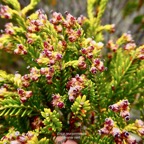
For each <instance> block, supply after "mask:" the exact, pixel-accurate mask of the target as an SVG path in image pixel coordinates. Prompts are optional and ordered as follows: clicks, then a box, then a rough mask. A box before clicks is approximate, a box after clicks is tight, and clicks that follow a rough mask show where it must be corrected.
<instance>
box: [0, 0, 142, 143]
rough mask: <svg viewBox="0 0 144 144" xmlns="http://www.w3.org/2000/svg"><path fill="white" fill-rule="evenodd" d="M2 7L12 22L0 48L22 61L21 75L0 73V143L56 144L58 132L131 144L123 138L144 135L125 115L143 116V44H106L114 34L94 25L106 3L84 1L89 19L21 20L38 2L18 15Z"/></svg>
mask: <svg viewBox="0 0 144 144" xmlns="http://www.w3.org/2000/svg"><path fill="white" fill-rule="evenodd" d="M3 2H5V3H6V4H7V6H3V5H2V6H1V8H0V16H1V17H2V18H6V19H9V20H10V21H11V20H12V22H10V23H7V24H6V25H5V31H4V32H3V33H2V35H1V36H0V49H2V50H3V51H5V52H7V53H11V54H14V55H19V56H21V57H22V58H23V59H24V60H25V62H26V64H27V66H28V67H27V69H28V72H24V73H25V74H24V75H21V74H18V73H16V74H15V75H13V74H7V73H6V72H4V71H0V137H1V141H0V142H1V143H4V142H5V143H14V142H15V143H16V142H17V143H28V144H47V143H55V141H56V139H57V137H59V134H60V133H63V134H64V136H66V137H67V138H68V136H69V135H73V134H75V133H77V134H78V135H80V136H79V140H78V142H80V143H100V144H103V143H106V144H108V143H124V144H125V143H128V144H131V143H136V140H135V138H134V137H132V135H131V134H130V133H129V132H132V133H135V134H137V135H139V136H140V137H141V138H142V137H143V131H144V124H143V122H142V121H141V120H136V121H135V122H134V120H133V119H131V118H130V109H137V110H139V111H140V112H141V117H140V118H141V119H143V118H144V115H143V102H144V101H143V97H144V95H143V94H144V93H143V89H144V85H143V83H144V61H143V59H144V45H141V46H136V44H135V43H134V40H133V39H132V36H131V35H130V34H128V33H124V34H123V35H122V36H121V37H120V38H118V39H117V40H115V39H114V40H109V41H108V42H107V41H105V39H104V36H103V32H104V31H108V32H114V25H109V24H107V25H101V19H102V15H103V13H104V11H105V8H106V5H107V2H108V1H107V0H101V1H97V0H88V6H87V11H88V18H85V17H82V16H81V17H78V18H75V17H74V16H72V15H71V14H70V13H68V12H66V16H65V17H64V16H62V14H61V13H57V12H53V13H52V18H51V19H50V20H48V18H47V16H46V15H45V14H44V12H43V11H42V10H37V11H36V12H35V13H32V14H30V15H29V16H28V14H29V13H30V11H31V10H32V9H33V8H34V7H35V6H36V4H37V3H38V1H37V0H31V2H30V4H29V5H28V6H26V7H25V8H23V9H22V10H21V9H20V6H19V4H18V1H15V0H12V1H10V0H8V1H3ZM8 5H9V6H10V7H9V6H8ZM16 5H17V7H16ZM95 5H97V7H98V10H97V15H94V14H93V11H94V7H95ZM27 16H28V17H27ZM129 119H130V121H129ZM73 138H74V140H75V141H76V139H75V137H73Z"/></svg>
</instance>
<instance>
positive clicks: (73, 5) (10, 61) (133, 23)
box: [0, 0, 144, 74]
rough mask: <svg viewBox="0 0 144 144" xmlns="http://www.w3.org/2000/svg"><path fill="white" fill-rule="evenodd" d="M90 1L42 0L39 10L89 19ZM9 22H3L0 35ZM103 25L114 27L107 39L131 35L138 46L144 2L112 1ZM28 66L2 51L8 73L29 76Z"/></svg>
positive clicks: (143, 35) (24, 0) (0, 61)
mask: <svg viewBox="0 0 144 144" xmlns="http://www.w3.org/2000/svg"><path fill="white" fill-rule="evenodd" d="M19 2H20V4H21V8H23V7H25V6H27V5H28V4H29V2H30V0H19ZM99 2H100V0H96V2H95V5H94V11H93V12H94V15H95V16H96V15H97V11H98V9H99V6H98V5H99ZM86 7H87V0H40V2H39V4H38V6H37V7H36V8H35V10H36V9H43V10H44V11H45V12H46V13H47V15H48V16H49V17H50V12H51V11H52V10H53V11H57V12H61V13H62V14H64V12H65V11H68V12H70V13H71V14H72V15H74V16H76V17H78V16H80V15H84V16H87V8H86ZM7 22H8V21H6V20H4V19H0V30H1V33H2V32H3V30H4V25H5V23H7ZM102 24H115V25H116V32H115V34H109V33H105V34H104V35H105V40H106V41H108V40H109V39H111V38H113V39H116V38H117V37H119V36H120V35H121V34H122V33H124V32H130V33H131V34H132V36H133V39H134V40H135V42H136V44H137V45H141V44H142V43H144V0H109V2H108V4H107V8H106V11H105V13H104V15H103V19H102ZM27 66H28V65H27V64H26V63H25V62H24V61H23V59H22V58H21V57H20V56H16V55H12V54H8V53H5V52H4V51H2V50H0V69H3V70H6V71H7V72H8V73H15V72H16V71H18V72H19V73H20V74H24V73H26V71H27V69H26V67H27Z"/></svg>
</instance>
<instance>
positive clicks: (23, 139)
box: [1, 131, 35, 144]
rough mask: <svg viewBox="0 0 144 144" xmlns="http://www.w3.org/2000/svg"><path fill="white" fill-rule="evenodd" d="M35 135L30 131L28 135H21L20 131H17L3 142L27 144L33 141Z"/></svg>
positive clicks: (4, 138) (5, 137)
mask: <svg viewBox="0 0 144 144" xmlns="http://www.w3.org/2000/svg"><path fill="white" fill-rule="evenodd" d="M34 136H35V135H34V133H33V132H31V131H29V132H27V133H23V134H20V132H19V131H15V132H13V133H11V134H10V135H7V136H4V137H2V138H1V140H2V141H3V142H4V143H9V142H10V143H11V144H26V143H28V141H29V140H31V139H33V137H34Z"/></svg>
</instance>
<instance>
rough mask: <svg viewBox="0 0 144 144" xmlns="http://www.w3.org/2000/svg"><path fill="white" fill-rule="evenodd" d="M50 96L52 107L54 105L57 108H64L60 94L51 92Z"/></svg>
mask: <svg viewBox="0 0 144 144" xmlns="http://www.w3.org/2000/svg"><path fill="white" fill-rule="evenodd" d="M52 98H53V100H52V105H53V106H54V107H55V106H56V107H58V108H64V102H63V101H62V99H61V96H60V95H59V94H53V95H52Z"/></svg>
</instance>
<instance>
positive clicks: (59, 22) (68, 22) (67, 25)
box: [50, 12, 84, 42]
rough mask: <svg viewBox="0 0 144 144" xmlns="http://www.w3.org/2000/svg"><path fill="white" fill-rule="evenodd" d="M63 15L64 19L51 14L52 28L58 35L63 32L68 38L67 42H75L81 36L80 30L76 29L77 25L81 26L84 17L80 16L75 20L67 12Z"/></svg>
mask: <svg viewBox="0 0 144 144" xmlns="http://www.w3.org/2000/svg"><path fill="white" fill-rule="evenodd" d="M65 14H66V19H64V18H63V16H62V14H61V13H57V12H53V13H52V18H51V20H50V22H51V23H52V24H53V25H54V28H55V30H56V31H57V32H58V33H61V32H62V31H65V32H66V34H67V36H68V40H69V41H70V42H75V41H76V40H77V39H78V38H79V37H80V36H81V35H82V30H81V29H79V28H78V27H77V24H82V23H83V21H84V17H83V16H80V17H79V18H78V19H76V18H75V17H74V16H72V15H71V14H70V13H68V12H66V13H65ZM74 27H77V28H74Z"/></svg>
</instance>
